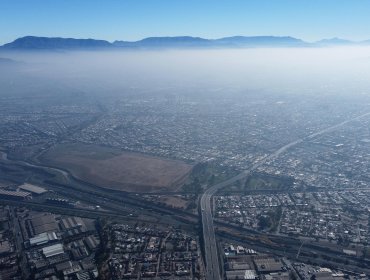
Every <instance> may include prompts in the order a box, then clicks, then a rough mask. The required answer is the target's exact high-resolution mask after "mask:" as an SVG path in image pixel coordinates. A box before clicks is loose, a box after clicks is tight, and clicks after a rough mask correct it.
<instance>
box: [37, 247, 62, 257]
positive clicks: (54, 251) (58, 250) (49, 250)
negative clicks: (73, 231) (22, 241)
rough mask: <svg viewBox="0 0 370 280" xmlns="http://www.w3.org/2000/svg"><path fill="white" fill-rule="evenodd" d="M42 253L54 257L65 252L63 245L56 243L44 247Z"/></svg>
mask: <svg viewBox="0 0 370 280" xmlns="http://www.w3.org/2000/svg"><path fill="white" fill-rule="evenodd" d="M42 253H43V254H44V255H45V257H47V258H49V257H52V256H56V255H59V254H63V253H64V249H63V245H62V244H60V243H58V244H55V245H51V246H48V247H44V248H42Z"/></svg>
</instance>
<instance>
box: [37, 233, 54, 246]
mask: <svg viewBox="0 0 370 280" xmlns="http://www.w3.org/2000/svg"><path fill="white" fill-rule="evenodd" d="M54 240H58V237H57V235H56V234H55V232H44V233H40V234H38V235H35V236H34V237H32V238H30V245H31V246H38V245H42V244H46V243H49V242H50V241H54Z"/></svg>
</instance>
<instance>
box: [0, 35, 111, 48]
mask: <svg viewBox="0 0 370 280" xmlns="http://www.w3.org/2000/svg"><path fill="white" fill-rule="evenodd" d="M110 46H111V44H110V43H109V42H108V41H104V40H95V39H74V38H60V37H37V36H25V37H21V38H18V39H16V40H14V41H13V42H11V43H8V44H5V45H4V46H3V48H6V49H90V48H105V47H110Z"/></svg>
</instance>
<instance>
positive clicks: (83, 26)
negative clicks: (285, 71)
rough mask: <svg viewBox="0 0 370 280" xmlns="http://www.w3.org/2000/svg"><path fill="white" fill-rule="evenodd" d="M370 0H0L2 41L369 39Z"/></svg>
mask: <svg viewBox="0 0 370 280" xmlns="http://www.w3.org/2000/svg"><path fill="white" fill-rule="evenodd" d="M369 13H370V1H369V0H322V1H321V0H105V1H103V0H85V1H83V0H0V34H1V35H0V44H3V43H6V42H9V41H12V40H14V39H16V38H18V37H21V36H26V35H37V36H61V37H76V38H87V37H90V38H98V39H106V40H109V41H113V40H137V39H141V38H143V37H148V36H177V35H191V36H200V37H205V38H217V37H224V36H232V35H289V36H294V37H299V38H301V39H304V40H307V41H314V40H319V39H322V38H331V37H343V38H347V39H352V40H365V39H370V16H369Z"/></svg>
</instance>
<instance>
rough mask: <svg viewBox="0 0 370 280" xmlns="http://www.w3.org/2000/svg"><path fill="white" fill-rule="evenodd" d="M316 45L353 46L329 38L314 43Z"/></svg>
mask: <svg viewBox="0 0 370 280" xmlns="http://www.w3.org/2000/svg"><path fill="white" fill-rule="evenodd" d="M316 43H317V44H322V45H348V44H354V42H352V41H350V40H346V39H342V38H338V37H334V38H329V39H323V40H320V41H317V42H316Z"/></svg>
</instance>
